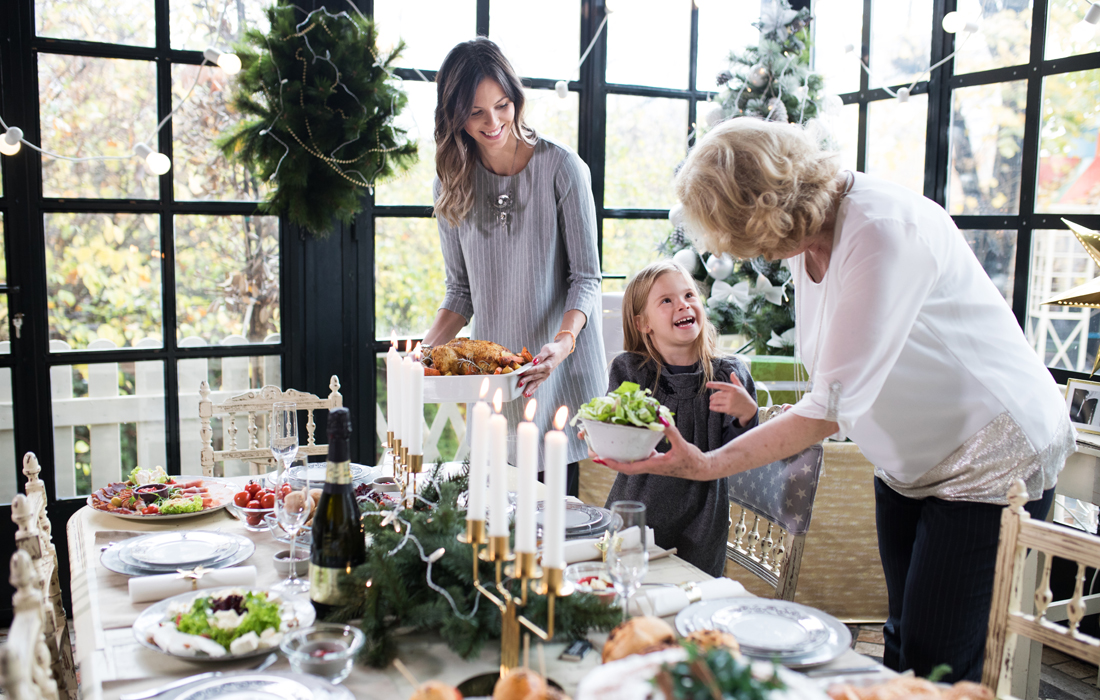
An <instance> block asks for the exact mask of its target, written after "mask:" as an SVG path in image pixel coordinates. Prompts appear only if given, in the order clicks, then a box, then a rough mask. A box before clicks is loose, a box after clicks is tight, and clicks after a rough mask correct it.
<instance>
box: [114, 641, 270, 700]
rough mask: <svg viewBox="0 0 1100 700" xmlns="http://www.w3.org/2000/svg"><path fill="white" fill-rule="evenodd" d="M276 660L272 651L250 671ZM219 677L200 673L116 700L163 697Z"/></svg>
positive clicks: (218, 673)
mask: <svg viewBox="0 0 1100 700" xmlns="http://www.w3.org/2000/svg"><path fill="white" fill-rule="evenodd" d="M278 658H279V654H278V653H277V652H274V651H273V652H271V653H270V654H268V655H267V656H265V657H264V660H263V661H261V662H260V663H259V665H258V666H256V667H255V668H253V669H252V670H253V671H263V670H264V669H265V668H267V667H268V666H270V665H271V664H273V663H275V661H276V660H278ZM221 675H223V672H222V671H210V672H207V673H200V674H198V675H196V676H188V677H187V678H181V679H179V680H178V681H172V682H171V683H169V684H168V685H162V686H160V687H159V688H153V689H152V690H143V691H141V692H138V693H126V694H124V695H119V696H118V700H146V699H147V698H155V697H157V696H158V695H163V694H164V693H167V692H168V691H170V690H175V689H176V688H182V687H183V686H185V685H191V684H192V683H195V682H196V681H201V680H205V679H207V678H217V677H219V676H221Z"/></svg>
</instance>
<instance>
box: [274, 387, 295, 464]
mask: <svg viewBox="0 0 1100 700" xmlns="http://www.w3.org/2000/svg"><path fill="white" fill-rule="evenodd" d="M271 456H272V457H274V458H275V461H277V462H279V463H280V466H279V472H280V473H282V472H284V471H285V470H287V469H289V468H290V465H291V464H293V463H294V460H295V459H296V458H297V457H298V405H297V404H295V403H293V402H280V403H273V404H271Z"/></svg>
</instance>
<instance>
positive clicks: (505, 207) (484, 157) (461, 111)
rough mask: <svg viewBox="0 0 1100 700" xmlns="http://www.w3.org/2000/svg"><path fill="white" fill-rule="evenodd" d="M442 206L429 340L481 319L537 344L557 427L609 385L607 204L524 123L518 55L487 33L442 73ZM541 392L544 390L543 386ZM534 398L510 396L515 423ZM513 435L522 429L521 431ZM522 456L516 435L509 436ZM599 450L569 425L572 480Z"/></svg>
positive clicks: (504, 334) (581, 171) (547, 415)
mask: <svg viewBox="0 0 1100 700" xmlns="http://www.w3.org/2000/svg"><path fill="white" fill-rule="evenodd" d="M436 83H437V84H438V89H437V92H438V101H437V103H436V109H435V141H436V158H435V162H436V174H437V180H436V182H435V212H436V215H437V216H438V219H439V239H440V243H441V245H442V248H443V259H444V263H445V264H446V271H447V293H446V295H445V296H444V297H443V302H442V304H441V305H440V308H439V312H438V313H437V315H436V318H435V321H434V322H433V323H432V327H431V328H430V329H429V330H428V332H427V334H426V335H425V337H424V342H425V344H428V345H438V344H441V343H445V342H447V341H448V340H450V339H452V338H454V337H455V334H456V333H458V331H459V330H460V329H461V328H462V327H463V326H465V325H466V323H467V321H468V320H469V319H470V318H473V333H472V335H473V337H474V338H477V339H482V340H490V341H493V342H495V343H500V344H501V345H503V346H505V347H507V348H509V349H510V350H513V351H517V352H518V351H519V350H520V349H521V348H523V347H527V348H529V349H530V350H531V351H532V353H534V354H535V359H534V363H535V366H534V368H533V369H532V370H531V371H530V372H528V373H526V374H524V375H523V377H522V378H521V379H520V383H521V385H522V387H523V392H524V396H525V397H532V396H536V395H537V398H538V404H537V406H538V410H537V414H536V417H535V423H536V424H537V425H538V426H539V428H540V430H542V431H546V430H548V429H550V427H551V421H552V419H553V416H554V413H555V412H556V411H557V410H558V407H559V406H563V405H564V406H568V407H569V411H570V414H574V413H576V411H577V409H578V408H579V407H580V405H581V404H583V403H585V402H586V401H588V400H589V399H591V398H592V397H593V396H598V395H601V394H603V393H605V392H606V390H607V372H606V369H605V359H604V347H603V337H602V333H601V327H602V325H601V319H600V311H601V304H600V280H601V275H600V263H599V254H598V252H597V248H596V207H595V204H594V202H593V200H592V186H591V180H590V176H589V172H588V167H587V166H586V165H585V164H584V162H583V161H582V160H581V159H580V158H579V157H578V156H577V154H576V153H574V152H573V151H572V150H570V149H569V148H567V147H565V146H563V145H561V144H559V143H556V142H555V141H552V140H550V139H547V138H546V137H545V136H541V135H539V134H537V133H536V132H535V131H534V129H531V128H529V127H528V126H527V125H526V124H525V123H524V119H523V117H524V113H523V108H524V101H525V100H524V93H523V87H522V85H521V84H520V81H519V78H518V77H516V74H515V72H514V71H513V70H512V66H511V64H510V63H509V62H508V60H507V59H506V58H505V57H504V55H503V54H501V52H500V49H499V48H498V47H497V45H496V44H494V43H493V42H491V41H489V40H488V39H485V38H478V39H474V40H473V41H467V42H463V43H461V44H459V45H458V46H455V47H454V48H453V49H451V51H450V53H448V54H447V57H446V58H445V59H444V61H443V65H442V66H441V67H440V69H439V73H438V74H437V75H436ZM536 392H537V394H536ZM525 403H526V402H525V401H513V402H512V403H510V404H506V406H505V409H504V413H505V415H507V416H508V421H509V423H510V424H511V425H512V426H513V428H514V426H515V424H516V423H517V422H518V421H519V420H520V417H521V415H522V412H523V409H524V404H525ZM513 434H514V433H513ZM509 454H510V457H511V458H512V459H513V460H514V457H515V445H514V444H512V445H510V449H509ZM587 456H588V449H587V447H586V446H585V445H584V443H583V442H582V441H581V440H580V439H578V438H577V436H576V433H575V432H572V431H571V432H570V433H569V461H570V462H572V464H570V470H569V471H570V473H569V490H570V493H572V494H574V495H575V494H576V491H577V473H578V470H577V465H576V463H577V462H579V461H580V460H581V459H584V458H586V457H587Z"/></svg>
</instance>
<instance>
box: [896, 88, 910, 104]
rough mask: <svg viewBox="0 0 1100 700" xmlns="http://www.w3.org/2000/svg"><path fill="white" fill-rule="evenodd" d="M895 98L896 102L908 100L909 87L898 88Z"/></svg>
mask: <svg viewBox="0 0 1100 700" xmlns="http://www.w3.org/2000/svg"><path fill="white" fill-rule="evenodd" d="M897 98H898V102H908V101H909V88H907V87H902V88H898V92H897Z"/></svg>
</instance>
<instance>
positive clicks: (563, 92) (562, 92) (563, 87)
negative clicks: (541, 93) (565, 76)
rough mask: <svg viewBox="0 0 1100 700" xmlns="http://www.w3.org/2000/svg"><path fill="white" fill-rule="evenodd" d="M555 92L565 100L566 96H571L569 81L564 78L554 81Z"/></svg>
mask: <svg viewBox="0 0 1100 700" xmlns="http://www.w3.org/2000/svg"><path fill="white" fill-rule="evenodd" d="M554 92H556V93H557V94H558V97H560V98H561V99H563V100H564V99H565V98H566V97H569V83H567V82H565V81H564V80H559V81H558V82H556V83H554Z"/></svg>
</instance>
